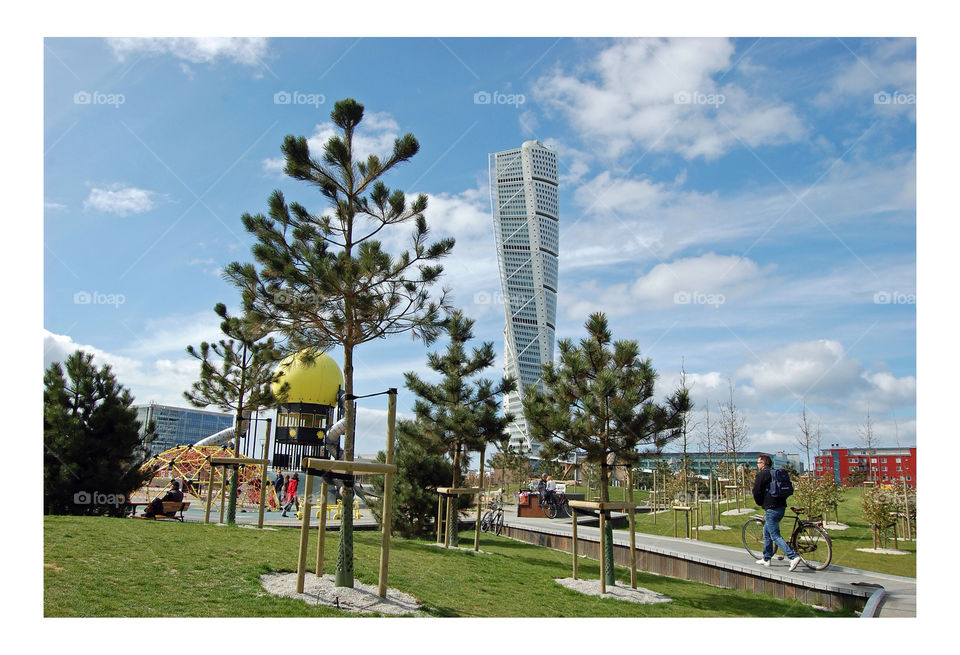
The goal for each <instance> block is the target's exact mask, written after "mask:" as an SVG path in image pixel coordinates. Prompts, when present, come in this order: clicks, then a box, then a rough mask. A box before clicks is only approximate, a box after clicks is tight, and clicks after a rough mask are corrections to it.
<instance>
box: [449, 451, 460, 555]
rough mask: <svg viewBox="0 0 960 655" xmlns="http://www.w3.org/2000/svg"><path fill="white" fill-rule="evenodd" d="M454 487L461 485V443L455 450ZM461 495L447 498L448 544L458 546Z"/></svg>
mask: <svg viewBox="0 0 960 655" xmlns="http://www.w3.org/2000/svg"><path fill="white" fill-rule="evenodd" d="M451 486H453V488H454V489H456V488H457V487H459V486H460V443H459V442H458V443H457V446H456V449H455V450H454V451H453V483H452V485H451ZM459 501H460V497H459V496H451V497H450V498H448V499H447V538H446V543H447V546H448V547H449V546H452V547H454V548H457V547H458V545H459V543H460V538H459V536H460V533H459V531H458V530H457V522H458V518H457V517H458V513H457V507H458V506H459V504H460V502H459Z"/></svg>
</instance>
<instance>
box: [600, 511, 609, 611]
mask: <svg viewBox="0 0 960 655" xmlns="http://www.w3.org/2000/svg"><path fill="white" fill-rule="evenodd" d="M606 517H607V513H606V512H605V511H603V510H600V593H601V594H605V593H607V521H606Z"/></svg>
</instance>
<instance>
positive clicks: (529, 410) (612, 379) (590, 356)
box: [523, 313, 690, 584]
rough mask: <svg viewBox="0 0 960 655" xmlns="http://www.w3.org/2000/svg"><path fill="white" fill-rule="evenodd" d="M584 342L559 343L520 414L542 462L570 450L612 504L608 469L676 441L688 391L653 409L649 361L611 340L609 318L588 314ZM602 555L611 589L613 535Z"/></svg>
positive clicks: (634, 347)
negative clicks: (591, 468)
mask: <svg viewBox="0 0 960 655" xmlns="http://www.w3.org/2000/svg"><path fill="white" fill-rule="evenodd" d="M586 328H587V337H586V338H585V339H582V340H581V341H580V345H579V347H578V346H575V345H574V344H573V342H572V341H571V340H570V339H562V340H561V341H560V342H559V343H558V348H559V350H560V361H559V363H553V362H551V363H548V364H545V365H544V367H543V376H542V380H543V388H542V389H541V388H540V387H538V386H537V385H531V386H530V387H528V388H527V390H526V394H525V395H524V399H523V409H524V413H525V414H526V417H527V421H528V422H529V424H530V426H531V432H532V434H533V436H534V438H536V439H537V441H539V442H540V443H541V444H542V445H543V450H542V452H541V457H543V458H545V459H553V458H555V457H558V456H565V455H567V454H568V453H569V452H570V451H572V450H573V449H574V448H579V449H581V450H583V451H584V452H585V453H586V457H585V459H586V460H587V461H588V462H589V463H591V464H593V465H595V466H597V467H598V468H599V471H600V480H599V486H600V496H601V500H604V501H609V500H610V497H609V489H608V485H609V484H610V466H611V465H612V464H613V463H614V462H615V463H616V464H618V465H633V464H635V463H636V462H637V461H638V459H639V457H638V454H637V448H638V447H640V446H643V445H647V446H649V445H651V444H653V445H655V446H657V447H658V448H662V446H663V444H665V443H666V442H668V441H671V440H673V439H675V438H677V437H678V436H679V435H680V428H681V422H682V419H683V414H684V413H685V412H686V411H688V410H689V409H690V398H689V395H688V393H687V391H686V390H685V389H679V390H677V391H676V392H675V393H674V394H673V395H671V396H670V397H669V398H667V400H666V402H665V404H663V405H659V404H657V403H655V402H653V395H654V382H655V380H656V377H657V374H656V371H654V369H653V366H652V364H651V362H650V360H649V359H641V358H640V349H639V347H638V346H637V342H636V341H616V342H614V341H612V339H611V334H610V329H609V327H608V323H607V318H606V316H605V315H604V314H602V313H596V314H591V315H590V318H589V319H588V320H587V323H586ZM607 527H608V530H610V532H609V534H607V539H606V544H607V546H608V548H607V549H606V552H604V559H605V560H606V562H607V567H606V571H607V584H613V533H612V527H611V526H610V524H609V523H607Z"/></svg>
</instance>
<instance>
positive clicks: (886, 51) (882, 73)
mask: <svg viewBox="0 0 960 655" xmlns="http://www.w3.org/2000/svg"><path fill="white" fill-rule="evenodd" d="M863 43H864V45H863V47H862V48H861V49H860V51H858V52H857V53H856V54H855V55H851V56H850V58H849V61H847V62H846V63H845V64H844V65H843V66H841V67H840V68H839V70H837V72H836V74H835V75H834V77H833V80H832V82H831V84H830V89H829V90H827V91H823V92H821V93H819V94H818V95H817V96H816V98H815V99H814V102H815V103H816V104H817V105H820V106H829V105H833V104H835V103H842V104H844V105H846V103H847V102H850V101H855V102H857V104H860V105H866V106H870V105H875V102H874V94H877V93H887V94H891V95H892V94H894V93H902V94H916V89H917V62H916V49H915V48H916V41H915V39H911V38H906V39H867V40H865V41H864V42H863ZM915 108H916V104H915V103H906V104H898V103H895V102H891V103H889V104H879V105H876V106H875V108H874V109H875V111H874V112H873V113H874V114H875V115H878V116H884V115H895V113H899V112H900V111H904V112H906V113H908V114H909V115H911V116H915V115H916V112H915Z"/></svg>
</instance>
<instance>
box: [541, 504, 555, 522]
mask: <svg viewBox="0 0 960 655" xmlns="http://www.w3.org/2000/svg"><path fill="white" fill-rule="evenodd" d="M543 513H544V514H546V515H547V518H548V519H555V518H557V503H556V501H553V500H551V501H549V502H548V503H547V504H546V505H544V506H543Z"/></svg>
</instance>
